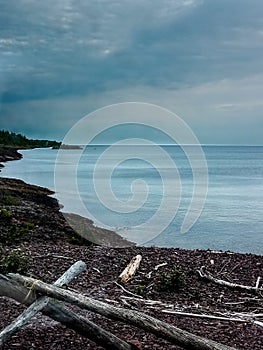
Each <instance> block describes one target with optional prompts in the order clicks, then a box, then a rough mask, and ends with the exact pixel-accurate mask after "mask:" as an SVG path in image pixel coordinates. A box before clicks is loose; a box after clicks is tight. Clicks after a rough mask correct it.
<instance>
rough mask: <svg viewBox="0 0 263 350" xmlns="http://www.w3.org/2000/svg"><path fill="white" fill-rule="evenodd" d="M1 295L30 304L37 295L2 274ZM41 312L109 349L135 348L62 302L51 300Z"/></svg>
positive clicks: (0, 281) (125, 349)
mask: <svg viewBox="0 0 263 350" xmlns="http://www.w3.org/2000/svg"><path fill="white" fill-rule="evenodd" d="M0 296H5V297H8V298H11V299H14V300H16V301H17V302H19V303H21V304H24V305H30V304H31V303H32V302H34V301H35V300H36V295H35V293H34V291H33V290H31V293H29V289H28V288H26V287H25V286H23V285H19V284H17V283H15V282H14V281H12V280H11V279H9V278H7V277H6V276H3V275H0ZM41 312H42V313H43V314H44V315H46V316H49V317H50V318H52V319H53V320H55V321H57V322H60V323H61V324H63V325H65V326H66V327H68V328H70V329H72V330H74V331H75V332H77V333H79V334H81V335H82V336H84V337H86V338H88V339H90V340H92V341H94V342H95V343H97V344H98V345H100V346H102V347H104V348H105V349H109V350H134V349H135V347H134V346H133V345H131V344H128V343H127V342H125V341H123V340H122V339H119V338H118V337H116V336H115V335H113V334H111V333H110V332H107V331H105V330H104V329H103V328H101V327H99V326H97V325H96V324H94V323H93V322H91V321H89V320H87V319H85V318H84V317H82V316H78V315H77V314H75V313H74V312H72V311H71V310H69V309H68V308H66V307H65V306H63V305H62V304H60V303H58V302H54V301H52V300H49V302H48V304H47V305H46V306H45V307H44V308H43V309H42V310H41Z"/></svg>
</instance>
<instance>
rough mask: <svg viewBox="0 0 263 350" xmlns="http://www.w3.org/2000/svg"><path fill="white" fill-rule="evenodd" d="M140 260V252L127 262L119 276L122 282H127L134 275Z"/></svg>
mask: <svg viewBox="0 0 263 350" xmlns="http://www.w3.org/2000/svg"><path fill="white" fill-rule="evenodd" d="M141 260H142V256H141V255H140V254H138V255H136V256H135V257H134V258H132V260H131V261H130V262H129V264H128V265H127V266H126V267H125V269H124V270H123V271H122V273H121V274H120V276H119V279H120V280H121V282H122V283H126V282H128V281H129V280H130V279H132V277H133V276H134V275H135V273H136V271H137V270H138V268H139V266H140V262H141Z"/></svg>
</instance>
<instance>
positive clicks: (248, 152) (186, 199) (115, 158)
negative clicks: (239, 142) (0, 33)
mask: <svg viewBox="0 0 263 350" xmlns="http://www.w3.org/2000/svg"><path fill="white" fill-rule="evenodd" d="M136 147H137V148H136ZM135 149H136V151H135V154H136V157H135V156H133V157H130V158H129V157H126V155H127V154H129V152H128V153H127V149H125V147H122V148H121V149H118V150H117V151H116V153H111V154H107V161H105V162H103V161H101V158H100V157H101V156H102V155H103V152H105V151H107V146H89V147H87V148H86V150H85V152H83V154H82V156H81V158H80V162H79V165H78V167H77V170H76V173H75V177H76V183H77V188H78V192H79V196H78V194H76V193H75V191H73V190H72V188H71V184H72V181H71V180H72V179H71V178H72V168H71V167H72V164H71V162H74V161H75V159H76V156H77V155H76V154H77V153H78V151H76V150H64V151H63V152H65V153H64V154H65V159H63V162H64V164H63V173H61V175H60V177H59V179H57V181H59V189H60V191H59V192H60V193H57V197H58V199H59V200H60V201H61V202H62V204H63V205H64V211H66V212H75V213H79V214H81V215H85V216H89V217H90V218H92V219H93V220H94V221H95V223H96V224H98V225H101V226H103V227H110V228H112V229H114V230H116V231H117V232H118V233H120V234H121V235H122V236H124V237H127V238H128V239H131V240H135V241H136V239H135V238H136V237H137V238H138V237H144V235H146V237H147V239H145V242H144V243H143V244H144V245H146V246H151V245H155V246H160V247H181V248H189V249H196V248H197V249H198V248H200V249H208V248H209V249H215V250H231V251H237V252H244V253H256V254H263V147H261V146H249V147H247V146H242V147H241V146H240V147H239V146H204V147H203V151H204V154H205V157H206V160H207V164H208V175H209V177H208V193H207V197H206V201H205V205H204V208H203V211H202V213H201V215H200V217H199V218H198V220H197V221H196V223H195V224H194V225H193V226H192V227H191V229H190V230H189V231H188V232H187V233H183V234H182V233H180V230H181V227H182V223H183V221H184V218H185V216H186V213H187V210H188V208H189V206H190V204H191V199H192V193H193V190H194V181H193V172H192V169H191V166H190V162H189V160H188V159H187V157H186V156H185V153H184V152H183V151H182V150H181V148H180V147H179V146H164V147H163V150H164V151H165V152H166V153H167V154H169V156H170V157H171V159H172V160H173V162H174V166H173V165H171V164H170V163H169V162H168V163H167V162H166V161H164V162H163V163H162V162H160V156H159V155H158V157H159V158H158V157H157V156H156V159H155V153H154V152H153V150H152V149H151V146H135ZM57 152H58V151H56V150H51V149H35V150H24V151H21V153H22V154H23V156H24V157H23V159H22V160H19V161H12V162H8V163H6V164H5V168H3V169H2V172H1V176H5V177H14V178H20V179H22V180H24V181H26V182H28V183H31V184H36V185H41V186H45V187H48V188H50V189H55V185H54V165H55V162H56V157H57ZM127 158H129V159H127ZM157 158H158V159H157ZM149 159H150V160H151V161H152V162H153V163H155V161H156V164H157V165H158V167H157V168H158V169H157V170H158V171H157V170H156V169H155V168H154V167H153V166H152V165H151V164H150V161H148V160H149ZM60 161H61V160H60ZM99 162H100V165H101V166H100V167H99V166H98V164H99ZM96 166H97V168H96ZM112 166H113V167H112ZM111 167H112V169H110V168H111ZM160 168H161V169H160ZM176 169H177V171H178V175H179V178H180V181H181V194H180V184H179V182H178V181H177V180H176ZM94 170H96V171H97V172H96V183H95V185H96V186H97V187H96V188H95V187H94V178H93V174H94ZM160 174H161V175H160ZM109 176H110V179H109ZM138 179H140V180H141V182H140V183H137V187H136V186H135V187H134V188H131V185H132V184H133V185H136V183H135V181H136V180H138ZM164 183H165V186H166V192H165V194H164V190H163V186H164ZM145 184H147V186H146V185H145ZM201 186H202V184H201ZM56 188H57V187H56ZM61 189H64V190H63V191H62V190H61ZM132 189H133V190H134V193H135V194H136V191H137V192H139V195H138V198H137V197H136V196H135V197H133V196H132V195H133V193H132ZM167 189H168V190H167ZM98 190H99V191H98ZM146 190H147V193H146ZM202 191H204V189H201V192H202ZM62 192H64V193H62ZM99 192H100V193H99ZM201 192H199V193H198V195H199V196H201V195H202V193H201ZM200 193H201V195H200ZM98 194H99V195H100V199H102V202H103V203H101V201H100V199H99V198H98ZM164 196H165V199H163V198H164ZM79 198H81V201H82V203H83V204H84V205H83V207H80V206H79V205H78V203H79ZM177 200H178V211H176V201H177ZM162 201H163V202H162ZM115 202H116V203H117V204H118V205H119V207H118V205H117V207H116V205H115V204H116V203H115ZM114 203H115V204H114ZM114 205H115V206H114ZM160 205H162V207H163V208H164V210H163V211H162V213H161V214H162V215H161V216H160V218H159V219H158V220H155V221H151V218H152V217H153V215H154V214H155V213H156V212H157V211H158V210H159V207H160ZM116 208H117V209H116ZM86 209H87V210H86ZM87 213H88V215H87ZM173 213H174V214H176V215H175V217H174V219H173V220H172V221H171V223H170V224H169V225H168V226H167V227H166V228H165V229H164V230H163V232H161V233H160V234H159V235H153V236H151V232H158V230H162V225H163V224H164V223H165V222H166V221H167V220H170V219H169V218H170V217H171V214H173ZM135 228H136V230H135ZM135 231H136V232H135ZM139 241H140V240H139ZM142 241H143V240H142Z"/></svg>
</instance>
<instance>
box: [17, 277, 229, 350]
mask: <svg viewBox="0 0 263 350" xmlns="http://www.w3.org/2000/svg"><path fill="white" fill-rule="evenodd" d="M10 277H11V278H12V279H13V280H14V281H17V282H18V283H21V284H23V285H24V284H25V283H26V284H27V285H29V286H30V287H31V288H33V289H34V290H35V291H37V292H40V293H43V294H45V295H48V296H50V297H52V298H55V299H58V300H62V301H66V302H69V303H72V304H74V305H77V306H79V307H81V308H84V309H88V310H90V311H93V312H95V313H98V314H100V315H103V316H106V317H108V318H111V319H114V320H119V321H123V322H125V323H128V324H132V325H134V326H136V327H139V328H141V329H144V330H145V331H148V332H151V333H153V334H155V335H157V336H158V337H162V338H164V339H166V340H169V341H170V342H172V343H173V344H176V345H179V346H181V347H182V348H184V349H188V350H189V349H192V350H236V349H234V348H233V347H230V346H227V345H223V344H220V343H217V342H215V341H213V340H209V339H205V338H202V337H200V336H197V335H194V334H192V333H189V332H187V331H184V330H182V329H180V328H177V327H174V326H172V325H169V324H167V323H165V322H163V321H160V320H158V319H156V318H154V317H151V316H148V315H146V314H144V313H142V312H139V311H134V310H127V309H124V308H118V307H115V306H112V305H109V304H106V303H104V302H101V301H98V300H95V299H93V298H90V297H86V296H84V295H82V294H78V293H75V292H72V291H67V290H64V289H62V288H59V287H56V286H52V285H49V284H47V283H44V282H42V281H39V280H36V279H33V278H29V277H24V276H21V275H18V274H10Z"/></svg>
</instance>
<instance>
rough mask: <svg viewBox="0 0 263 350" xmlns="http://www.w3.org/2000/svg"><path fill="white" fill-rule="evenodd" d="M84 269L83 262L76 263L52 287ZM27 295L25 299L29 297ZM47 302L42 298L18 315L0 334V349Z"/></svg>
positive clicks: (66, 282)
mask: <svg viewBox="0 0 263 350" xmlns="http://www.w3.org/2000/svg"><path fill="white" fill-rule="evenodd" d="M85 269H86V264H85V263H84V262H83V261H78V262H76V263H75V264H74V265H72V266H71V267H70V268H69V269H68V270H67V271H66V272H65V273H64V274H63V275H62V276H61V277H60V278H59V279H58V280H57V281H56V282H55V283H54V286H58V287H62V286H63V285H67V284H69V283H70V282H71V281H72V280H73V279H74V278H75V277H76V276H77V275H79V274H80V273H81V272H82V271H84V270H85ZM29 294H30V291H29ZM29 294H28V295H27V296H26V298H28V297H29ZM48 302H49V298H48V297H46V296H43V297H41V298H39V299H37V300H36V301H34V302H33V304H31V305H30V306H29V307H28V308H27V309H26V310H25V311H24V312H22V314H21V315H19V316H18V317H17V318H16V319H15V320H14V321H13V322H12V323H11V324H10V325H9V326H7V327H6V328H5V329H3V330H2V331H1V332H0V348H1V347H2V346H3V344H4V343H5V342H6V341H7V340H8V339H10V338H11V336H12V335H13V334H14V333H15V332H17V331H18V330H19V329H20V328H22V327H23V326H24V325H25V324H27V323H28V322H29V321H30V320H31V318H33V317H34V316H35V315H36V314H37V313H38V312H40V311H41V310H42V309H43V308H44V307H45V306H46V305H47V304H48Z"/></svg>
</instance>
